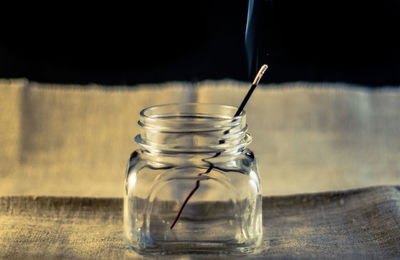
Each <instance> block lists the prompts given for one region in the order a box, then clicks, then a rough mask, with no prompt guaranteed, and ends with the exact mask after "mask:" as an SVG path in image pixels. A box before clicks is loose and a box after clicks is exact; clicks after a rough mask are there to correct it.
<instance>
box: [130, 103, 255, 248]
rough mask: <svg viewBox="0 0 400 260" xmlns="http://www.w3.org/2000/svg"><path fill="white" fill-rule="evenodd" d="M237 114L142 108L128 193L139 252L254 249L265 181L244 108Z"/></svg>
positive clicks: (197, 107)
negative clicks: (258, 169)
mask: <svg viewBox="0 0 400 260" xmlns="http://www.w3.org/2000/svg"><path fill="white" fill-rule="evenodd" d="M235 111H236V108H235V107H232V106H223V105H214V104H200V103H183V104H171V105H161V106H154V107H149V108H146V109H144V110H143V111H141V113H140V120H139V122H138V123H139V125H140V126H141V131H140V134H139V135H137V136H136V137H135V142H136V143H137V144H138V146H139V149H138V150H136V151H134V152H133V153H132V155H131V157H130V160H129V164H128V169H127V174H126V180H125V196H124V232H125V238H126V240H127V242H128V244H129V245H130V246H131V247H132V248H133V249H134V250H136V251H138V252H139V253H142V254H146V253H157V254H176V253H178V254H179V253H188V252H205V253H249V252H253V251H254V250H255V249H256V248H257V247H258V246H259V245H260V243H261V240H262V196H261V194H262V193H261V185H260V178H259V175H258V171H257V164H256V159H255V157H254V154H253V152H252V151H250V150H249V149H248V148H247V145H248V144H249V143H250V142H251V137H250V135H249V134H248V133H247V124H246V115H245V112H244V111H243V112H242V113H241V115H239V116H236V117H233V115H234V114H235Z"/></svg>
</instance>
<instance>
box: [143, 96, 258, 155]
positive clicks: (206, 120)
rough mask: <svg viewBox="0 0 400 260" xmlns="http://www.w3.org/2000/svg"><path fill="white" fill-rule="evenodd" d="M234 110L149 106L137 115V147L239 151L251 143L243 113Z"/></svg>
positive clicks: (225, 107) (196, 105)
mask: <svg viewBox="0 0 400 260" xmlns="http://www.w3.org/2000/svg"><path fill="white" fill-rule="evenodd" d="M236 110H237V108H236V107H234V106H228V105H219V104H207V103H176V104H166V105H157V106H151V107H148V108H145V109H143V110H142V111H141V112H140V120H139V122H138V124H139V125H140V126H141V133H140V135H138V136H136V138H135V141H136V143H137V144H138V145H139V146H141V147H143V148H145V149H146V150H149V149H152V150H157V151H180V152H216V151H218V152H221V151H226V150H232V149H241V148H243V147H245V146H247V145H248V144H249V143H250V142H251V137H250V135H249V134H247V124H246V113H245V112H244V111H242V112H241V114H240V115H239V116H234V115H235V113H236Z"/></svg>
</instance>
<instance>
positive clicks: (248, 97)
mask: <svg viewBox="0 0 400 260" xmlns="http://www.w3.org/2000/svg"><path fill="white" fill-rule="evenodd" d="M267 69H268V66H267V65H266V64H264V65H263V66H262V67H261V68H260V70H259V71H258V73H257V75H256V77H255V78H254V81H253V84H252V85H251V87H250V89H249V91H248V92H247V94H246V96H245V97H244V99H243V101H242V103H241V104H240V106H239V108H238V110H237V111H236V113H235V115H234V116H233V117H237V116H239V115H240V113H242V111H243V109H244V107H245V106H246V104H247V101H249V99H250V97H251V94H253V92H254V90H255V89H256V87H257V85H258V83H259V82H260V80H261V78H262V76H263V75H264V72H265V71H266V70H267ZM228 133H229V130H228V131H225V132H224V135H226V134H228ZM220 143H221V142H220ZM220 154H221V152H218V153H216V154H215V155H214V156H213V158H215V157H218V156H219V155H220ZM213 168H214V166H213V165H212V164H211V165H210V167H208V169H207V171H205V172H204V173H199V174H198V176H201V175H203V174H207V173H209V172H211V170H212V169H213ZM199 187H200V180H197V181H196V185H195V186H194V188H193V189H192V190H191V191H190V193H189V194H188V195H187V196H186V198H185V200H184V201H183V203H182V206H181V207H180V209H179V211H178V214H177V215H176V217H175V219H174V222H173V223H172V225H171V227H170V229H173V228H174V226H175V224H176V222H178V220H179V217H180V216H181V214H182V211H183V209H184V208H185V206H186V204H187V203H188V201H189V200H190V198H191V197H192V196H193V194H194V193H195V192H196V190H197V189H198V188H199Z"/></svg>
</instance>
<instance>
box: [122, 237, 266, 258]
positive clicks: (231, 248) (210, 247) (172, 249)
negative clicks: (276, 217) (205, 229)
mask: <svg viewBox="0 0 400 260" xmlns="http://www.w3.org/2000/svg"><path fill="white" fill-rule="evenodd" d="M126 244H127V245H128V247H129V248H131V249H133V250H134V251H135V252H137V253H138V254H140V255H182V254H229V255H247V254H251V253H256V252H258V251H259V249H260V246H259V244H260V243H257V244H252V245H248V244H238V243H226V242H162V243H154V244H152V245H151V246H146V247H141V248H137V247H134V246H132V245H131V244H130V243H129V241H127V240H126Z"/></svg>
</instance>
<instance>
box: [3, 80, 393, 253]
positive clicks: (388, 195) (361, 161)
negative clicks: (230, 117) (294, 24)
mask: <svg viewBox="0 0 400 260" xmlns="http://www.w3.org/2000/svg"><path fill="white" fill-rule="evenodd" d="M247 89H248V84H247V83H240V82H233V81H219V82H212V81H210V82H200V83H197V84H194V85H192V84H187V83H182V82H180V83H178V82H177V83H166V84H160V85H146V86H136V87H134V88H124V87H117V88H103V87H99V86H89V87H88V86H86V87H79V86H51V85H40V84H35V83H30V82H27V81H24V80H14V81H9V80H3V81H0V196H3V197H2V198H1V199H0V257H20V258H32V257H38V258H42V257H50V258H58V257H69V258H125V257H127V258H129V257H133V258H134V257H138V256H137V255H136V254H135V253H134V252H132V251H130V250H129V249H127V248H126V246H125V244H124V242H123V240H122V232H121V230H122V226H121V206H122V205H121V199H120V198H121V197H122V185H123V178H124V168H125V164H126V161H127V158H128V157H129V153H130V151H132V150H133V149H135V145H134V143H133V137H134V135H135V134H137V133H138V131H139V130H138V126H137V124H136V123H137V119H138V113H139V111H140V110H141V109H142V108H143V107H146V106H149V105H155V104H162V103H172V102H183V101H197V102H210V103H222V104H232V105H237V104H239V103H240V100H241V98H242V97H243V95H244V94H245V92H246V91H247ZM246 111H247V113H248V122H249V128H250V132H251V133H252V135H253V137H254V142H253V144H252V145H251V148H252V149H253V150H254V151H255V154H256V157H257V158H258V161H259V168H260V172H261V176H262V184H263V194H264V195H265V196H267V197H265V198H264V205H263V208H264V212H263V213H264V245H263V251H262V252H261V253H260V254H258V255H253V256H252V257H255V258H258V257H265V256H271V257H274V256H276V257H284V258H286V257H288V258H390V257H392V258H395V257H400V242H399V241H400V237H399V236H400V200H399V199H400V196H399V188H398V187H397V186H393V185H399V183H400V178H399V177H400V160H399V158H400V139H399V138H398V136H399V134H400V112H399V111H400V91H399V90H397V89H394V88H385V89H381V90H377V91H374V90H368V89H366V88H362V87H361V86H349V85H346V84H316V83H314V84H307V83H291V84H280V85H264V86H260V87H259V88H258V89H257V90H256V92H255V93H254V96H253V97H252V99H251V101H250V103H249V104H248V106H247V108H246ZM381 185H391V186H386V187H378V186H381ZM365 187H370V188H366V189H365ZM360 188H364V189H360ZM335 190H342V192H341V191H337V192H328V193H316V192H324V191H335ZM344 190H347V191H344ZM300 193H303V194H305V193H307V194H308V195H307V194H305V195H296V194H300ZM290 194H293V195H290ZM30 195H33V196H36V197H30ZM272 195H274V196H272ZM10 196H11V197H10ZM43 196H45V197H43ZM105 197H108V198H110V199H102V198H105ZM111 198H114V199H111ZM185 257H186V258H188V257H192V256H185ZM197 257H200V258H203V257H204V258H207V257H210V256H197ZM212 257H213V258H215V257H216V256H212ZM219 257H221V258H224V257H225V256H219ZM249 257H250V256H249Z"/></svg>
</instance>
